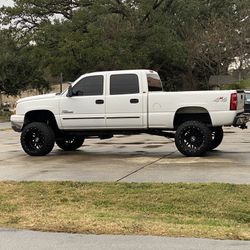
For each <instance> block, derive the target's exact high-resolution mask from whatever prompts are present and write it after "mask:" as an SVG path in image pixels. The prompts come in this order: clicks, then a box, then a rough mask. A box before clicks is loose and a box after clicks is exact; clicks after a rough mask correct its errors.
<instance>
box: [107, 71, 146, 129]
mask: <svg viewBox="0 0 250 250" xmlns="http://www.w3.org/2000/svg"><path fill="white" fill-rule="evenodd" d="M107 79H108V83H109V84H107V85H108V88H107V93H108V94H107V95H106V126H107V128H134V129H138V128H143V94H142V89H141V87H140V75H139V74H135V73H129V72H128V73H127V74H126V73H112V72H110V73H108V74H107Z"/></svg>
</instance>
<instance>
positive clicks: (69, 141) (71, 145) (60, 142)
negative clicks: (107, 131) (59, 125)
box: [56, 136, 84, 151]
mask: <svg viewBox="0 0 250 250" xmlns="http://www.w3.org/2000/svg"><path fill="white" fill-rule="evenodd" d="M83 142H84V138H83V137H79V136H65V137H63V138H58V139H56V144H57V146H58V147H59V148H61V149H63V150H64V151H74V150H76V149H78V148H80V147H81V146H82V144H83Z"/></svg>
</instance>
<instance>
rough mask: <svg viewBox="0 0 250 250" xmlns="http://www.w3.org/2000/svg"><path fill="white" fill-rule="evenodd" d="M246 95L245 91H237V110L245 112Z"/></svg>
mask: <svg viewBox="0 0 250 250" xmlns="http://www.w3.org/2000/svg"><path fill="white" fill-rule="evenodd" d="M244 104H245V94H244V91H243V90H237V110H244Z"/></svg>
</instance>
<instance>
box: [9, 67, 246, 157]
mask: <svg viewBox="0 0 250 250" xmlns="http://www.w3.org/2000/svg"><path fill="white" fill-rule="evenodd" d="M243 111H244V93H243V92H239V91H238V92H237V91H235V90H227V91H189V92H185V91H183V92H164V91H163V88H162V83H161V80H160V77H159V75H158V74H157V72H155V71H152V70H123V71H106V72H95V73H89V74H85V75H82V76H81V77H80V78H78V79H77V80H76V81H75V82H74V83H73V84H72V85H70V86H69V88H68V89H67V90H66V91H64V92H63V93H60V94H47V95H40V96H34V97H27V98H23V99H20V100H19V101H17V105H16V114H15V115H12V116H11V123H12V128H13V129H14V130H15V131H17V132H21V145H22V148H23V150H24V151H25V152H26V153H27V154H29V155H31V156H42V155H46V154H48V153H50V152H51V150H52V149H53V147H54V144H55V143H56V144H57V145H58V146H59V147H60V148H61V149H63V150H67V151H69V150H76V149H78V148H79V147H81V146H82V144H83V142H84V139H85V138H93V137H99V138H100V139H105V138H111V137H112V136H113V135H115V134H138V133H148V134H154V135H160V136H166V137H174V138H175V144H176V147H177V148H178V150H179V151H180V152H181V153H182V154H184V155H186V156H200V155H203V154H204V153H205V152H207V151H209V150H212V149H214V148H216V147H217V146H218V145H219V144H220V143H221V141H222V139H223V129H222V126H224V125H226V126H231V125H232V126H238V127H241V128H245V127H246V122H247V117H245V116H244V115H243Z"/></svg>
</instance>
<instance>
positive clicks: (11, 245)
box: [0, 229, 250, 250]
mask: <svg viewBox="0 0 250 250" xmlns="http://www.w3.org/2000/svg"><path fill="white" fill-rule="evenodd" d="M249 249H250V241H231V240H208V239H194V238H167V237H153V236H114V235H80V234H65V233H42V232H34V231H27V230H24V231H21V230H20V231H19V230H12V229H0V250H249Z"/></svg>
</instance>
